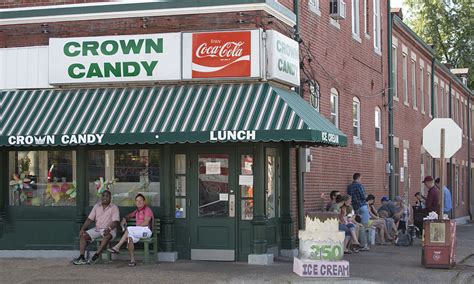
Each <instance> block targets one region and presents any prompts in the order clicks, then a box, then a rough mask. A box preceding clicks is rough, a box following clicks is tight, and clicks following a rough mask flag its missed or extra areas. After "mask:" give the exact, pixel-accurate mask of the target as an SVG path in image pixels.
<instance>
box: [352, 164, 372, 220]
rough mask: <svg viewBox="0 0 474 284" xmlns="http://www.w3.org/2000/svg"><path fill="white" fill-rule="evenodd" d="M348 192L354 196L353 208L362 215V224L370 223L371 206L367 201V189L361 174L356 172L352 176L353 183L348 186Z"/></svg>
mask: <svg viewBox="0 0 474 284" xmlns="http://www.w3.org/2000/svg"><path fill="white" fill-rule="evenodd" d="M347 194H349V195H350V196H351V197H352V208H353V209H354V211H355V212H356V213H357V215H360V217H361V219H362V220H361V221H362V224H363V225H364V226H368V224H369V207H368V206H367V202H366V201H365V198H366V196H365V189H364V186H363V185H362V183H361V175H360V174H359V173H355V174H354V175H353V176H352V183H351V184H350V185H349V186H348V187H347Z"/></svg>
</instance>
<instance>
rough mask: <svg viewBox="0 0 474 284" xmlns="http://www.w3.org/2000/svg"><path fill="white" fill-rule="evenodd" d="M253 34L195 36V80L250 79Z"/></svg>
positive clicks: (227, 33) (226, 33)
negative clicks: (214, 78)
mask: <svg viewBox="0 0 474 284" xmlns="http://www.w3.org/2000/svg"><path fill="white" fill-rule="evenodd" d="M250 44H251V41H250V31H244V32H217V33H199V34H194V35H193V61H192V63H193V67H192V72H193V78H211V77H249V76H250Z"/></svg>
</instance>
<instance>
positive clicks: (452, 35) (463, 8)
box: [405, 0, 474, 90]
mask: <svg viewBox="0 0 474 284" xmlns="http://www.w3.org/2000/svg"><path fill="white" fill-rule="evenodd" d="M405 5H406V6H407V7H408V8H409V11H408V21H407V24H408V25H409V26H410V27H411V28H412V30H413V31H414V32H415V33H417V34H418V35H419V36H420V37H421V38H422V39H423V40H424V41H425V42H427V43H429V44H434V45H435V52H436V57H437V59H438V60H440V61H441V62H443V63H448V64H450V65H451V66H452V68H469V73H470V76H469V79H468V86H469V88H470V89H471V90H472V89H474V65H473V44H474V39H473V36H474V34H473V31H474V25H473V23H474V20H473V11H474V2H473V1H472V0H405Z"/></svg>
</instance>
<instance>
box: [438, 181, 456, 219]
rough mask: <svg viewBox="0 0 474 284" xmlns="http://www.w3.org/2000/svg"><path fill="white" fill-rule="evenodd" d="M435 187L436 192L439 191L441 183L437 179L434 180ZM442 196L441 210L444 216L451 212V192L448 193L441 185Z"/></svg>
mask: <svg viewBox="0 0 474 284" xmlns="http://www.w3.org/2000/svg"><path fill="white" fill-rule="evenodd" d="M435 186H436V188H437V189H438V190H440V191H441V181H440V178H437V179H436V180H435ZM442 187H443V194H444V208H443V213H444V214H449V212H451V210H452V209H453V204H452V201H451V192H450V191H449V189H448V188H447V187H446V186H445V185H443V186H442Z"/></svg>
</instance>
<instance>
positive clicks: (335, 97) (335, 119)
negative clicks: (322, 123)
mask: <svg viewBox="0 0 474 284" xmlns="http://www.w3.org/2000/svg"><path fill="white" fill-rule="evenodd" d="M331 122H332V123H333V124H334V125H335V126H336V127H339V93H338V91H337V90H336V89H334V88H332V89H331Z"/></svg>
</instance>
